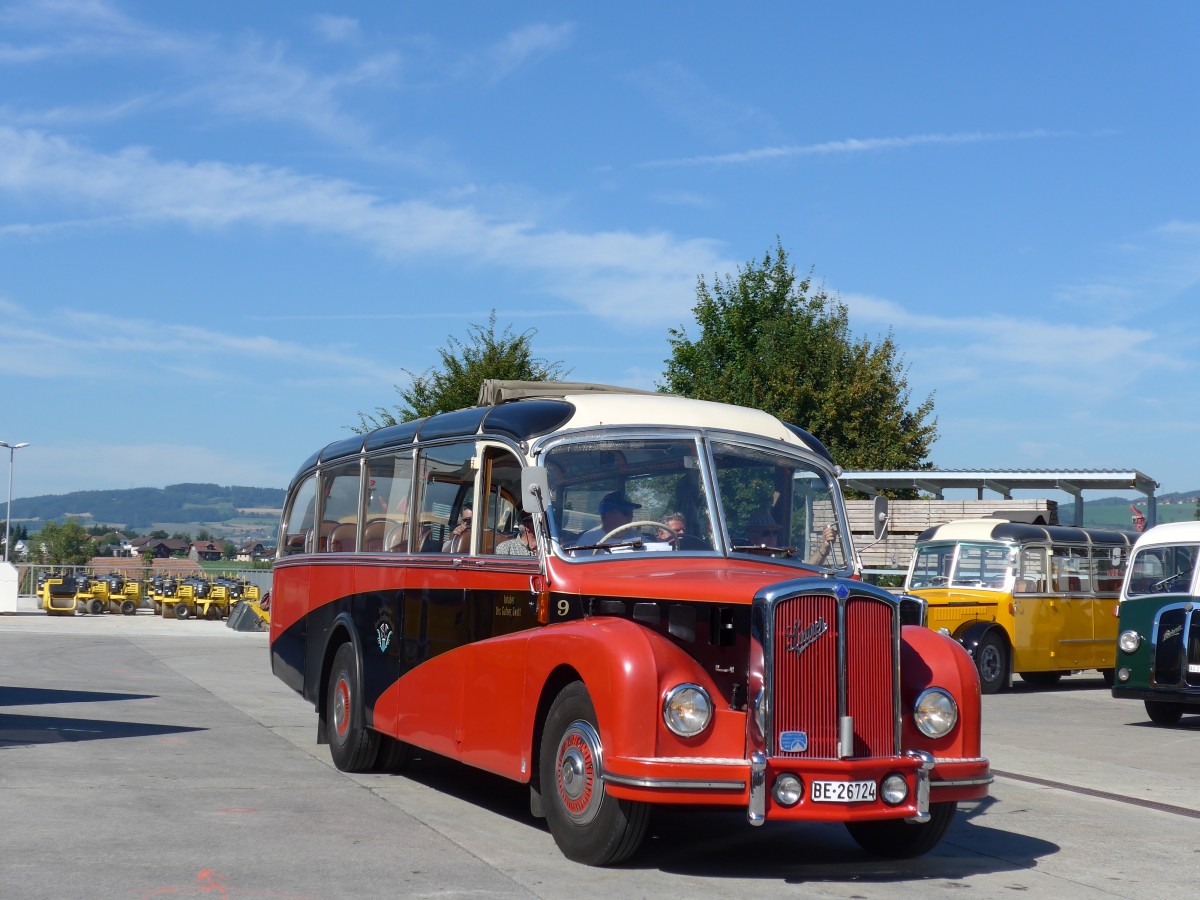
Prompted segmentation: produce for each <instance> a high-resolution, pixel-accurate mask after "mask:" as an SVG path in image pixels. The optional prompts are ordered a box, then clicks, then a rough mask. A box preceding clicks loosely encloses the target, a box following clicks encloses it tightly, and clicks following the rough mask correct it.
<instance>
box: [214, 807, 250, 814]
mask: <svg viewBox="0 0 1200 900" xmlns="http://www.w3.org/2000/svg"><path fill="white" fill-rule="evenodd" d="M217 812H223V813H256V812H258V810H257V809H255V808H254V807H253V806H226V807H224V808H223V809H218V810H217Z"/></svg>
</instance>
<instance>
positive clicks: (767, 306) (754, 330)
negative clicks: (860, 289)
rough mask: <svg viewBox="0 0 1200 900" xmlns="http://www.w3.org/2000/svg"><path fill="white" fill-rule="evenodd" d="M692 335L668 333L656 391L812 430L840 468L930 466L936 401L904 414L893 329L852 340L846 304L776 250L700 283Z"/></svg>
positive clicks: (904, 389)
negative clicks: (751, 410)
mask: <svg viewBox="0 0 1200 900" xmlns="http://www.w3.org/2000/svg"><path fill="white" fill-rule="evenodd" d="M694 312H695V316H696V322H697V324H698V325H699V328H700V332H699V336H698V337H697V339H696V340H695V341H693V340H690V339H689V338H688V336H687V333H686V331H685V330H684V329H683V328H682V327H680V328H678V329H675V328H672V329H670V337H669V339H668V340H669V343H670V345H671V358H670V359H668V360H666V364H667V370H666V372H665V373H664V376H663V382H662V384H660V385H659V388H660V390H665V391H667V392H669V393H674V394H681V395H683V396H685V397H693V398H696V399H700V400H715V401H719V402H723V403H734V404H737V405H739V406H751V407H756V408H758V409H762V410H765V411H766V412H769V413H772V414H773V415H776V416H778V417H779V418H780V419H782V420H784V421H785V422H791V423H793V424H795V425H799V426H800V427H801V428H804V429H806V430H807V431H809V432H811V433H812V434H813V435H815V436H816V437H817V438H819V439H820V440H821V442H822V443H824V444H825V446H826V447H828V448H829V450H830V452H831V453H832V454H833V457H834V459H835V460H837V462H838V464H839V465H841V466H843V467H844V468H847V469H913V468H930V466H931V464H930V463H929V462H928V461H927V456H928V454H929V448H930V445H931V444H932V443H933V441H934V440H935V439H936V437H937V419H936V418H934V417H933V397H932V396H930V397H927V398H926V399H925V400H924V401H922V402H921V403H920V404H919V405H917V406H916V407H915V408H913V407H910V391H909V387H908V379H907V372H908V367H907V366H906V365H905V363H904V359H903V356H902V355H901V354H900V352H899V350H898V349H897V347H896V343H895V340H894V339H893V337H892V334H891V332H889V333H888V335H887V337H885V338H883V339H882V340H881V341H879V342H878V343H874V342H872V341H871V340H869V339H867V338H860V337H855V336H853V335H851V334H850V327H849V316H848V311H847V308H846V305H845V304H844V303H843V302H842V301H841V300H839V299H838V298H837V297H834V296H831V295H830V294H828V293H826V292H825V290H824V289H823V288H821V287H819V286H815V285H814V284H813V283H812V276H811V274H810V275H809V276H808V277H806V278H802V279H798V278H797V277H796V272H795V269H794V268H792V267H791V266H790V265H789V263H788V258H787V253H786V252H785V251H784V249H783V246H782V244H780V243H779V242H778V241H777V242H776V247H775V252H774V255H773V256H772V254H771V252H770V251H768V252H767V253H766V254H765V255H764V256H763V259H762V262H761V263H759V264H755V263H754V262H748V263H747V264H746V267H745V268H744V269H742V268H739V270H738V274H737V277H736V278H733V277H730V276H726V277H725V278H724V279H723V280H722V279H720V278H714V279H713V284H712V286H711V288H710V287H709V285H708V284H707V283H706V282H705V280H704V278H703V276H702V277H701V278H700V279H699V283H698V284H697V287H696V305H695V307H694Z"/></svg>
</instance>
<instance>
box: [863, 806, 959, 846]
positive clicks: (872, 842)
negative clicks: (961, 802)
mask: <svg viewBox="0 0 1200 900" xmlns="http://www.w3.org/2000/svg"><path fill="white" fill-rule="evenodd" d="M957 808H958V804H957V803H954V802H950V803H931V804H930V805H929V821H928V822H921V823H916V822H905V821H904V820H903V819H886V820H884V821H882V822H847V823H846V830H847V831H849V832H850V837H852V838H854V840H855V841H856V842H857V843H858V846H860V847H862V848H863V849H864V850H866V851H867V852H868V853H870V854H871V855H872V856H884V857H887V858H888V859H911V858H912V857H914V856H923V855H925V854H926V853H928V852H929V851H930V850H932V849H933V848H934V847H936V846H937V844H938V841H940V840H941V839H942V836H943V835H945V833H946V829H947V828H949V827H950V823H951V822H953V821H954V812H955V810H956V809H957Z"/></svg>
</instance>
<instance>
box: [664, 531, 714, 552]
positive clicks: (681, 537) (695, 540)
mask: <svg viewBox="0 0 1200 900" xmlns="http://www.w3.org/2000/svg"><path fill="white" fill-rule="evenodd" d="M670 542H671V543H672V544H674V545H675V549H676V550H711V549H712V548H711V547H710V546H709V544H708V541H706V540H704V538H702V537H697V536H696V535H694V534H688V533H687V532H684V533H683V534H677V535H675V537H673V538H671V541H670Z"/></svg>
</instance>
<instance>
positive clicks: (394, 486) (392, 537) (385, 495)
mask: <svg viewBox="0 0 1200 900" xmlns="http://www.w3.org/2000/svg"><path fill="white" fill-rule="evenodd" d="M412 470H413V461H412V451H411V450H401V451H398V452H392V453H388V454H385V455H383V456H376V457H372V458H371V459H368V460H367V490H366V500H365V503H366V514H365V516H364V517H363V518H364V523H365V524H364V525H363V539H362V549H363V550H364V551H366V552H367V553H401V552H406V551H407V550H408V509H409V504H410V503H411V500H412V497H411V494H412Z"/></svg>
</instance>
